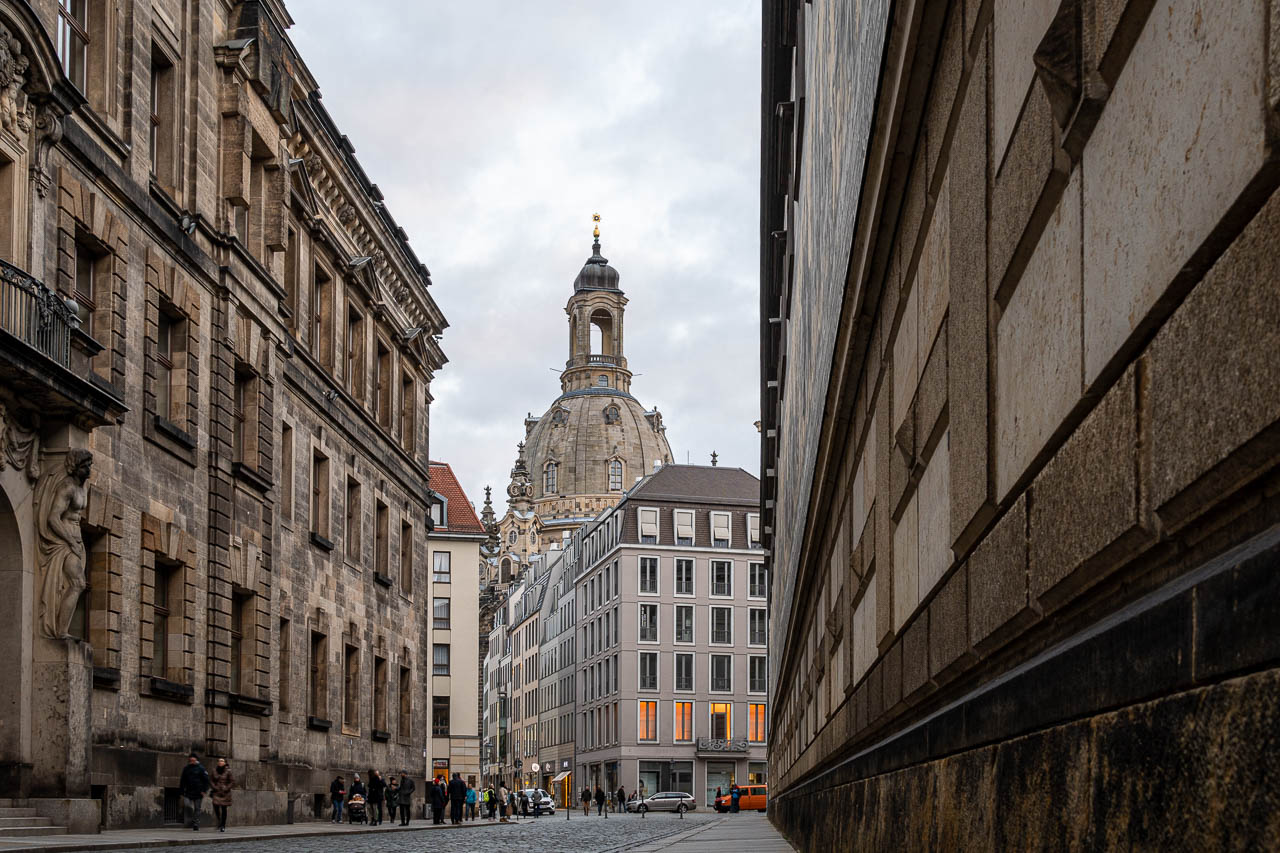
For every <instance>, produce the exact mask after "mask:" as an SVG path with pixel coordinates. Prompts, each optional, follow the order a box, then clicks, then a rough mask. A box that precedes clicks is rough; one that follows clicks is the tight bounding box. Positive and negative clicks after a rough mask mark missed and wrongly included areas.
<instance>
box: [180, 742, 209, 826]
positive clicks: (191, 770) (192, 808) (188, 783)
mask: <svg viewBox="0 0 1280 853" xmlns="http://www.w3.org/2000/svg"><path fill="white" fill-rule="evenodd" d="M210 785H211V782H210V781H209V771H208V770H205V769H204V765H203V764H201V763H200V758H199V756H197V755H196V754H195V753H194V752H193V753H191V754H190V755H188V756H187V766H186V767H184V768H182V776H181V777H180V778H179V779H178V790H179V791H181V792H182V801H183V804H184V806H185V807H186V810H187V814H189V815H190V816H191V819H190V820H189V821H188V823H189V824H190V825H191V829H192V830H193V831H199V829H200V808H201V806H203V805H204V795H205V792H206V791H208V790H209V787H210Z"/></svg>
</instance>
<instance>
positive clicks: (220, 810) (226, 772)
mask: <svg viewBox="0 0 1280 853" xmlns="http://www.w3.org/2000/svg"><path fill="white" fill-rule="evenodd" d="M235 783H236V780H235V777H234V776H232V775H231V767H230V766H229V765H228V764H227V759H225V758H219V759H218V763H217V764H215V765H214V766H213V774H212V776H211V778H210V779H209V784H210V786H211V787H212V788H213V793H212V794H211V795H210V796H209V799H210V801H211V802H212V803H213V814H214V817H216V818H217V819H218V832H226V831H227V809H229V808H231V786H232V785H234V784H235Z"/></svg>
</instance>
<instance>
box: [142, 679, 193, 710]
mask: <svg viewBox="0 0 1280 853" xmlns="http://www.w3.org/2000/svg"><path fill="white" fill-rule="evenodd" d="M195 695H196V691H195V689H194V688H193V687H190V686H189V685H186V684H179V683H178V682H176V681H170V680H169V679H167V678H161V677H160V676H158V675H153V676H151V697H152V698H153V699H167V700H168V701H170V702H183V703H185V704H188V705H190V704H191V702H192V701H193V700H194V699H195Z"/></svg>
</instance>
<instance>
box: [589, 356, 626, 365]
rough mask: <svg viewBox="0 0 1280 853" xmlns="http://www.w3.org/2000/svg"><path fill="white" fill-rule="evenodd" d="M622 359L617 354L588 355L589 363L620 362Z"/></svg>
mask: <svg viewBox="0 0 1280 853" xmlns="http://www.w3.org/2000/svg"><path fill="white" fill-rule="evenodd" d="M621 361H622V360H621V359H620V358H618V357H617V356H616V355H589V356H587V364H620V363H621Z"/></svg>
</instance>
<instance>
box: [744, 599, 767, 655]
mask: <svg viewBox="0 0 1280 853" xmlns="http://www.w3.org/2000/svg"><path fill="white" fill-rule="evenodd" d="M747 617H748V620H749V621H748V623H747V645H749V646H765V645H768V644H769V619H768V616H767V614H766V613H765V610H764V608H763V607H753V608H751V609H750V610H749V611H747Z"/></svg>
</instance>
